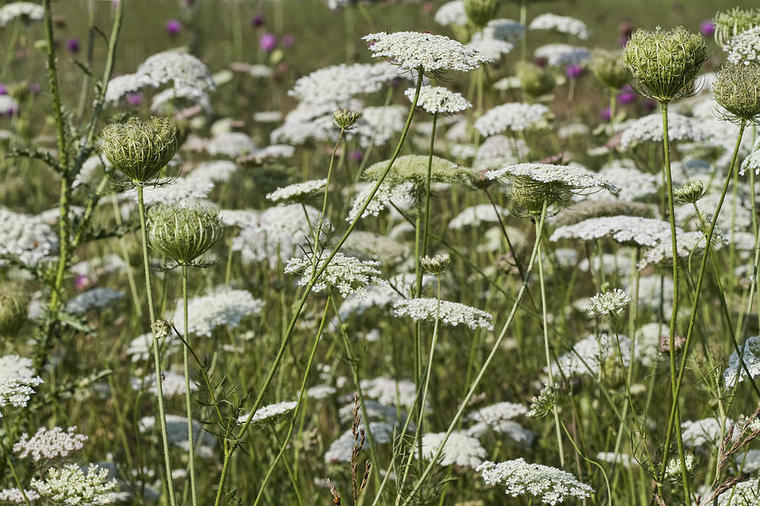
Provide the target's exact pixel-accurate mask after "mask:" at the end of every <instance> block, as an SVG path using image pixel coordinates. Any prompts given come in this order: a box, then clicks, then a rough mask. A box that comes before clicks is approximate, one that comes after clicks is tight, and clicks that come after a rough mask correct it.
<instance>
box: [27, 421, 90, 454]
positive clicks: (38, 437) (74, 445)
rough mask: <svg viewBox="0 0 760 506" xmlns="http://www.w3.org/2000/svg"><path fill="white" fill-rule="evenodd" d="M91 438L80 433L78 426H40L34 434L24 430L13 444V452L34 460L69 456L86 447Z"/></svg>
mask: <svg viewBox="0 0 760 506" xmlns="http://www.w3.org/2000/svg"><path fill="white" fill-rule="evenodd" d="M88 439H89V438H88V437H87V436H85V435H84V434H78V433H77V428H76V427H69V428H68V430H65V431H64V430H63V429H62V428H61V427H53V428H52V429H47V428H45V427H40V428H39V429H37V432H35V433H34V435H33V436H31V437H29V434H27V433H26V432H24V433H23V434H21V437H20V438H19V440H18V442H17V443H16V444H14V445H13V453H15V454H17V455H18V457H19V458H21V459H25V458H31V459H32V460H33V461H34V462H39V461H41V460H52V459H57V458H63V457H68V456H69V455H71V454H72V453H74V452H78V451H79V450H81V449H82V448H84V444H85V443H86V442H87V440H88Z"/></svg>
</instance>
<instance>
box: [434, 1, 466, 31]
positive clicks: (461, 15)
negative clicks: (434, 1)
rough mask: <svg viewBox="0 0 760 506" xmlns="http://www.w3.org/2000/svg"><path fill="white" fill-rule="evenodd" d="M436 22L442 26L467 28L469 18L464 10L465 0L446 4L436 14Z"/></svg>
mask: <svg viewBox="0 0 760 506" xmlns="http://www.w3.org/2000/svg"><path fill="white" fill-rule="evenodd" d="M433 19H435V22H436V23H438V24H439V25H442V26H449V25H458V26H466V25H467V23H468V21H469V18H468V17H467V12H465V10H464V1H463V0H453V1H451V2H446V3H445V4H443V5H441V7H440V8H439V9H438V10H437V11H436V12H435V16H434V17H433Z"/></svg>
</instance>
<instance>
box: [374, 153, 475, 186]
mask: <svg viewBox="0 0 760 506" xmlns="http://www.w3.org/2000/svg"><path fill="white" fill-rule="evenodd" d="M428 162H429V158H428V157H427V156H424V155H405V156H400V157H398V158H396V161H395V162H393V166H392V167H391V170H390V171H388V175H387V176H386V178H385V181H388V182H389V183H391V184H402V183H415V184H422V183H424V182H425V181H426V179H427V174H428ZM387 167H388V161H383V162H378V163H375V164H372V165H370V166H369V167H367V169H366V170H365V171H364V177H366V178H367V179H371V180H378V179H380V177H381V176H382V175H383V173H384V172H385V169H386V168H387ZM470 175H471V173H470V171H469V170H467V168H465V167H461V166H459V165H457V164H456V163H454V162H452V161H450V160H446V159H445V158H440V157H438V156H433V159H432V165H431V167H430V180H431V181H432V182H434V183H449V184H451V183H466V182H468V181H469V178H470Z"/></svg>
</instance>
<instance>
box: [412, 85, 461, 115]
mask: <svg viewBox="0 0 760 506" xmlns="http://www.w3.org/2000/svg"><path fill="white" fill-rule="evenodd" d="M414 92H415V89H414V88H409V89H407V90H406V91H405V92H404V94H405V95H406V98H408V99H409V101H410V102H411V101H413V100H414ZM417 107H421V108H423V109H424V110H425V112H428V113H430V114H455V113H458V112H462V111H466V110H467V109H469V108H470V107H472V104H471V103H470V102H468V101H467V99H466V98H464V97H463V96H462V94H461V93H457V92H455V91H451V90H449V89H447V88H444V87H443V86H423V87H422V88H420V96H419V98H418V99H417Z"/></svg>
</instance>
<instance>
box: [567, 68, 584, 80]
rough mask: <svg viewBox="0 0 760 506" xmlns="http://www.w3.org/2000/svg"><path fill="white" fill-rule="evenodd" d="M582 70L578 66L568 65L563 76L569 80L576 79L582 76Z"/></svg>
mask: <svg viewBox="0 0 760 506" xmlns="http://www.w3.org/2000/svg"><path fill="white" fill-rule="evenodd" d="M583 70H584V69H583V67H581V66H580V65H568V66H567V68H566V69H565V75H566V76H567V77H569V78H570V79H578V78H579V77H580V76H582V75H583Z"/></svg>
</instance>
